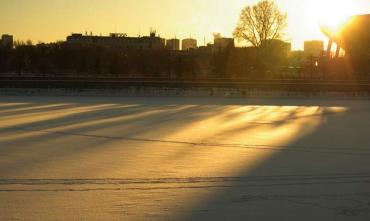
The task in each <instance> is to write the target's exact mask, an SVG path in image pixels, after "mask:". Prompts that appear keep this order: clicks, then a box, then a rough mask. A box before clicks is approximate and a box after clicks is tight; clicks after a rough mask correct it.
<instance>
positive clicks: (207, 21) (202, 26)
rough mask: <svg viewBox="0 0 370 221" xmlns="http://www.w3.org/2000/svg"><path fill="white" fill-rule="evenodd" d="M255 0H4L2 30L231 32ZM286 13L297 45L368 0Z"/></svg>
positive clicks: (58, 34) (284, 6)
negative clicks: (322, 23) (240, 16)
mask: <svg viewBox="0 0 370 221" xmlns="http://www.w3.org/2000/svg"><path fill="white" fill-rule="evenodd" d="M256 2H257V0H186V1H184V0H0V34H1V33H8V34H13V35H14V36H15V38H16V39H22V40H27V39H31V40H32V41H33V42H38V41H44V42H51V41H56V40H64V39H65V37H66V36H67V35H69V34H70V33H71V32H79V33H84V32H85V31H88V32H90V31H91V32H93V33H94V34H100V33H102V34H108V33H111V32H122V33H127V34H128V35H130V36H136V35H138V34H141V35H146V34H148V32H149V29H150V27H153V28H155V29H156V30H157V31H158V33H159V34H160V35H161V36H162V37H165V38H173V37H175V36H176V37H177V38H185V37H190V36H191V37H194V38H197V39H198V41H199V44H200V45H202V44H203V42H204V40H203V39H204V37H205V38H206V41H207V42H209V41H211V40H212V33H214V32H220V33H222V35H224V36H231V35H232V31H233V29H234V27H235V24H236V22H237V19H238V16H239V13H240V10H241V9H242V7H243V6H246V5H248V4H253V3H256ZM276 2H277V3H278V4H279V6H280V8H281V10H282V11H285V12H287V13H288V16H289V19H288V25H289V26H288V29H287V33H286V37H285V39H286V40H288V41H291V42H292V43H293V48H295V49H300V48H302V47H303V41H304V40H310V39H323V38H324V37H323V36H322V34H321V33H320V29H319V25H318V23H319V21H320V22H322V21H324V22H333V21H337V20H339V19H340V18H341V17H343V15H351V14H370V0H276Z"/></svg>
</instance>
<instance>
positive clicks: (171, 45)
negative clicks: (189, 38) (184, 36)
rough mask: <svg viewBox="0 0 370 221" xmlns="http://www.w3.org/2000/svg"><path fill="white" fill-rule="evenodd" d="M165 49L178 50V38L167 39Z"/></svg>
mask: <svg viewBox="0 0 370 221" xmlns="http://www.w3.org/2000/svg"><path fill="white" fill-rule="evenodd" d="M166 49H168V50H173V51H179V50H180V40H179V39H176V38H173V39H167V40H166Z"/></svg>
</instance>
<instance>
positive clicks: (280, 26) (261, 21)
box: [233, 0, 287, 47]
mask: <svg viewBox="0 0 370 221" xmlns="http://www.w3.org/2000/svg"><path fill="white" fill-rule="evenodd" d="M286 20H287V14H285V13H282V12H281V11H280V10H279V8H278V6H277V5H276V3H275V2H274V1H271V0H262V1H260V2H259V3H257V4H256V5H254V6H247V7H245V8H244V9H243V10H242V12H241V14H240V18H239V22H238V24H237V26H236V28H235V30H234V33H233V35H234V37H235V38H236V39H238V40H240V41H247V42H248V43H251V44H252V45H253V46H255V47H259V46H261V45H262V44H263V42H265V41H267V40H272V39H280V38H281V37H282V35H283V31H284V29H285V28H286V24H287V23H286Z"/></svg>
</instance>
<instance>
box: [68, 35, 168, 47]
mask: <svg viewBox="0 0 370 221" xmlns="http://www.w3.org/2000/svg"><path fill="white" fill-rule="evenodd" d="M67 43H70V44H83V45H99V46H104V47H116V48H120V49H125V50H154V49H164V47H165V40H164V39H163V38H160V37H158V36H156V34H155V32H152V33H150V36H143V37H127V35H126V34H121V33H111V34H110V35H109V36H94V35H83V34H72V35H70V36H68V37H67Z"/></svg>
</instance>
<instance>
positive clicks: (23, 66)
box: [0, 42, 369, 79]
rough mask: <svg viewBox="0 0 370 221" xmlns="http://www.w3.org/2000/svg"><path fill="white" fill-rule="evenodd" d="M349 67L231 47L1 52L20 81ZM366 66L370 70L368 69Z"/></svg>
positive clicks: (4, 66) (309, 74) (304, 72)
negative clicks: (35, 78) (224, 48)
mask: <svg viewBox="0 0 370 221" xmlns="http://www.w3.org/2000/svg"><path fill="white" fill-rule="evenodd" d="M344 66H345V65H344V61H342V60H340V59H339V60H335V62H332V66H330V65H328V63H327V62H326V60H325V59H312V58H311V59H310V58H307V57H304V56H292V55H290V54H289V53H288V52H286V51H284V50H281V48H274V47H264V48H255V47H250V48H230V49H226V50H222V51H217V52H215V51H214V50H213V49H212V48H211V47H204V48H200V49H197V50H192V51H186V52H184V51H170V50H147V51H125V50H121V49H117V48H108V47H102V46H97V45H71V44H68V43H66V42H60V43H54V44H38V45H32V44H31V43H28V44H16V45H15V47H14V48H0V74H3V75H5V74H13V75H18V76H35V75H37V76H39V75H42V76H72V77H73V76H75V77H107V76H109V77H121V78H128V77H151V78H152V77H161V78H191V79H195V78H254V79H263V78H344V77H347V76H348V75H347V74H346V73H344V74H338V73H339V72H343V70H347V69H346V68H343V67H344ZM363 66H364V67H363V68H364V69H366V68H367V69H369V65H368V64H365V65H363ZM337 67H339V68H337ZM330 72H332V73H335V74H330ZM327 73H329V74H327ZM363 73H367V72H366V71H365V72H363ZM343 76H344V77H343Z"/></svg>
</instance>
